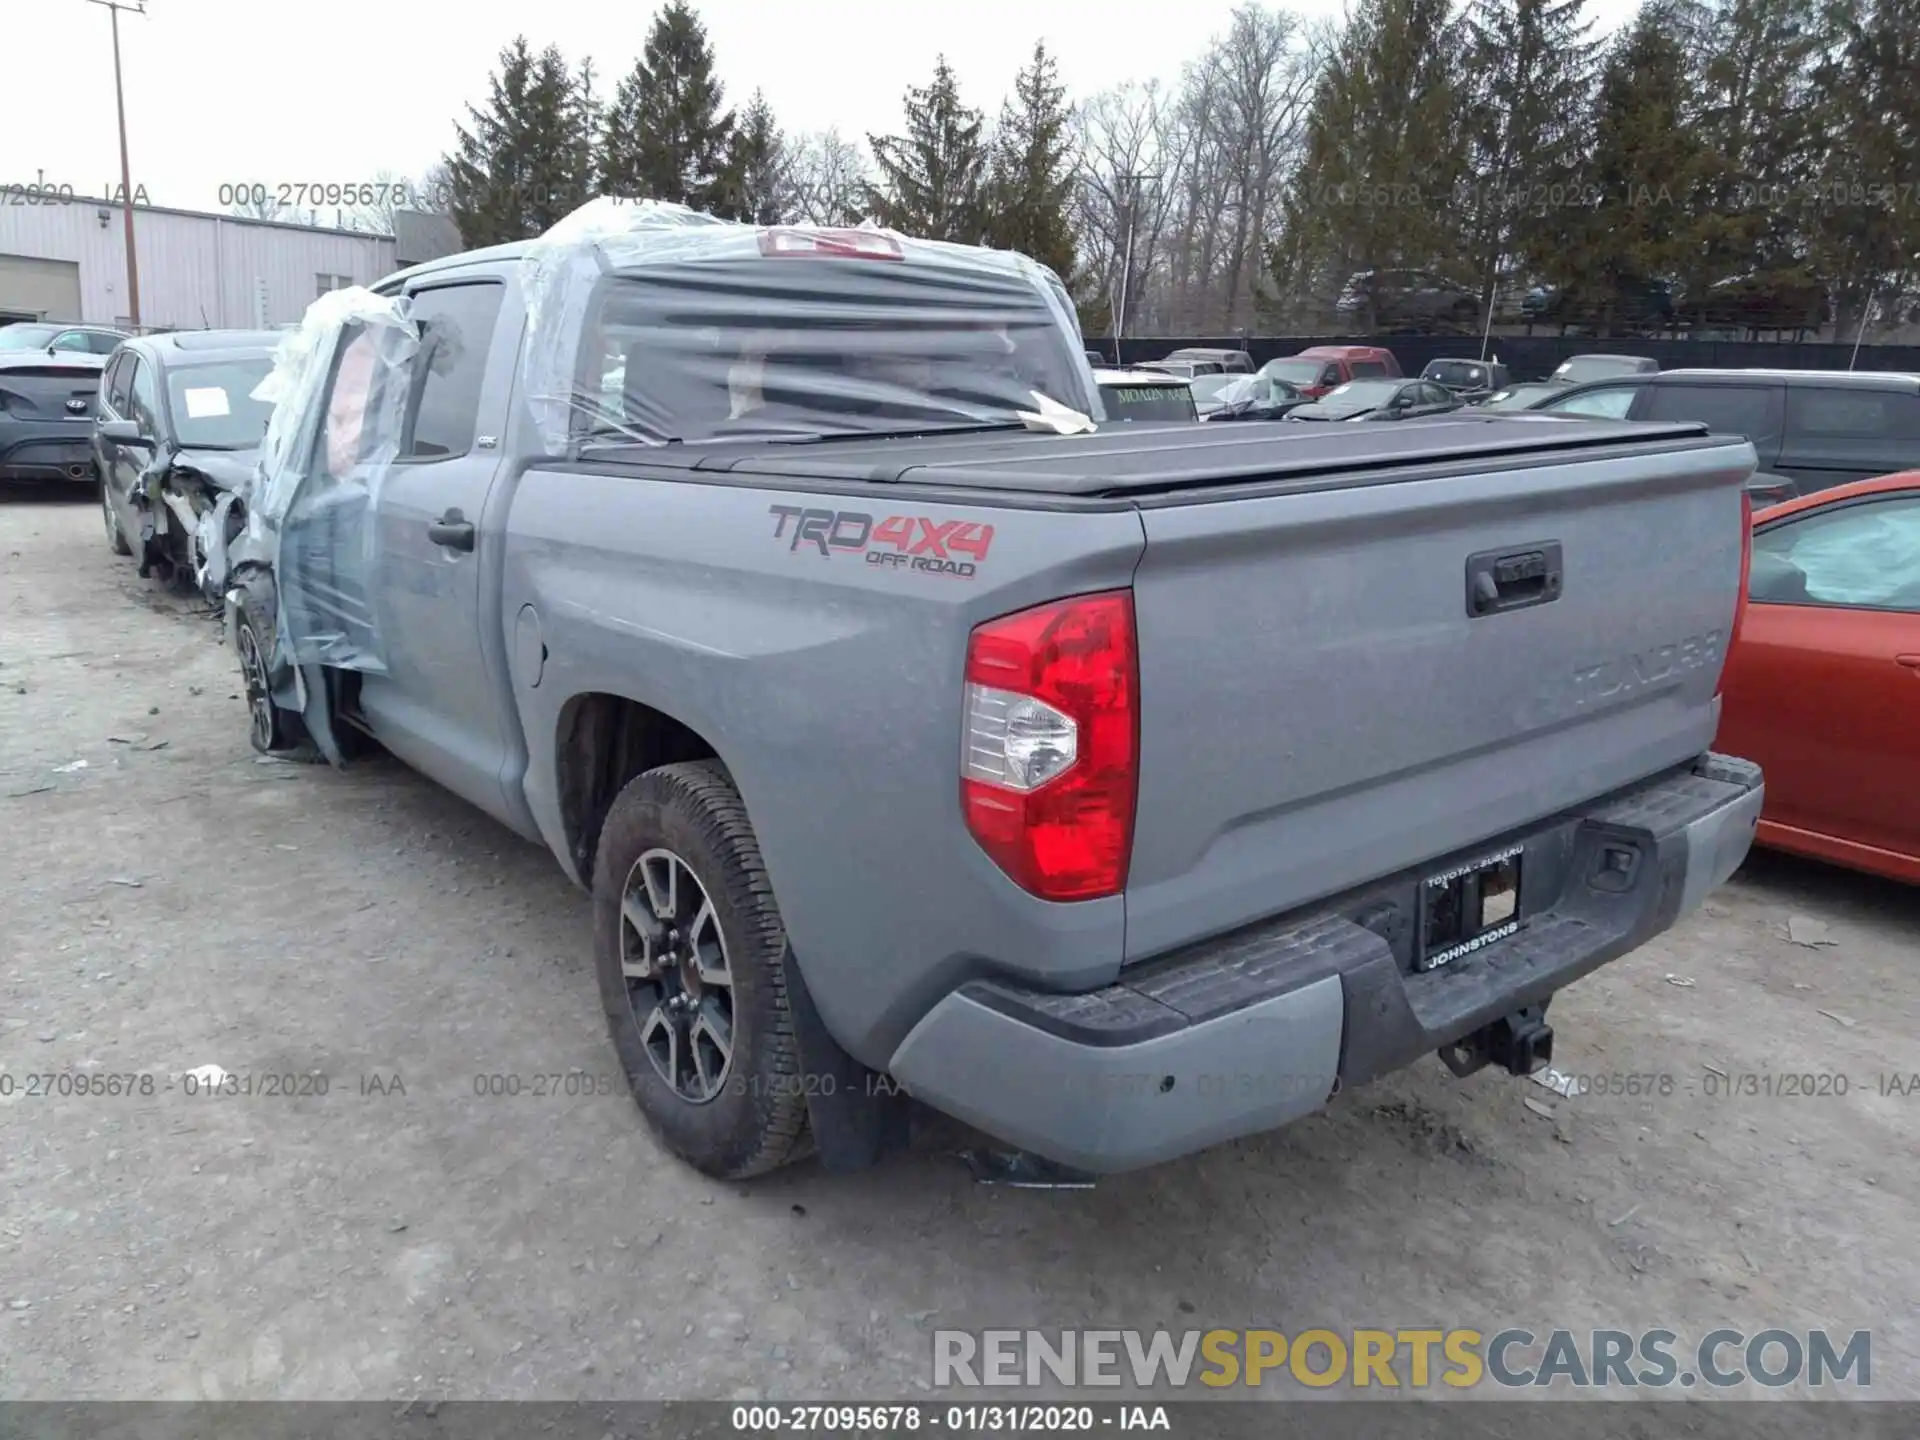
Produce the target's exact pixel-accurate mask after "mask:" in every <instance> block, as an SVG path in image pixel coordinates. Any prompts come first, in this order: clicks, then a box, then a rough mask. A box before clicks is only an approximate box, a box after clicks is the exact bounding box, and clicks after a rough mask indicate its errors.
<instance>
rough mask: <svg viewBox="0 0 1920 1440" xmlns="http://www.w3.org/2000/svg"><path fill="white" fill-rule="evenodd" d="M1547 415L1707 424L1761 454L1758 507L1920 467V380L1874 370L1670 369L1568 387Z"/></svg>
mask: <svg viewBox="0 0 1920 1440" xmlns="http://www.w3.org/2000/svg"><path fill="white" fill-rule="evenodd" d="M1528 408H1529V409H1530V410H1532V411H1535V412H1538V413H1541V414H1546V415H1573V416H1586V417H1589V418H1592V417H1600V418H1604V419H1614V420H1699V421H1702V422H1704V423H1705V424H1707V425H1708V426H1710V427H1711V428H1712V429H1714V430H1716V431H1718V432H1720V433H1722V434H1728V435H1744V436H1746V438H1747V439H1748V440H1750V441H1752V442H1753V448H1754V450H1755V451H1756V452H1757V453H1758V455H1759V461H1760V463H1759V477H1760V478H1761V480H1762V481H1763V482H1764V484H1765V488H1764V490H1756V491H1755V494H1756V498H1763V499H1791V498H1792V494H1789V493H1784V490H1785V487H1787V486H1790V487H1791V489H1792V493H1797V494H1803V495H1804V494H1808V493H1811V492H1812V491H1815V490H1825V489H1829V488H1830V487H1832V486H1835V485H1844V484H1846V483H1847V482H1848V481H1850V480H1865V479H1868V478H1870V477H1872V476H1875V475H1891V474H1893V473H1894V472H1896V471H1900V470H1912V469H1916V468H1920V375H1903V374H1895V373H1891V372H1887V371H1873V370H1863V371H1856V370H1663V371H1660V372H1659V373H1658V374H1653V375H1630V376H1622V377H1619V378H1617V379H1612V380H1597V381H1594V382H1593V383H1591V384H1587V385H1573V386H1566V387H1563V388H1562V389H1560V390H1559V391H1558V392H1557V393H1554V394H1551V395H1547V396H1544V397H1542V398H1540V399H1538V400H1536V401H1534V402H1533V404H1532V405H1531V406H1529V407H1528Z"/></svg>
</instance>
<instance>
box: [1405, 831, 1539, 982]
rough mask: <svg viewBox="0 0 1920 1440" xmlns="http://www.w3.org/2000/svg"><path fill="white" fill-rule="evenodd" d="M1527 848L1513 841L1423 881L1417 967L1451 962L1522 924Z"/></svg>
mask: <svg viewBox="0 0 1920 1440" xmlns="http://www.w3.org/2000/svg"><path fill="white" fill-rule="evenodd" d="M1525 848H1526V847H1525V846H1521V845H1515V846H1514V847H1512V848H1511V849H1509V850H1502V851H1500V852H1498V853H1497V854H1493V855H1487V856H1483V857H1482V858H1481V859H1478V860H1474V861H1471V862H1470V863H1468V864H1465V865H1456V866H1455V867H1453V868H1452V869H1451V870H1443V871H1441V872H1440V873H1439V874H1438V875H1429V876H1428V877H1427V878H1426V879H1425V880H1423V881H1421V882H1420V945H1419V948H1418V950H1417V951H1416V952H1415V960H1414V968H1415V969H1416V970H1437V969H1438V968H1439V967H1440V966H1442V965H1450V964H1452V963H1453V962H1454V961H1455V960H1459V959H1461V958H1462V957H1464V956H1467V955H1471V954H1473V952H1474V951H1476V950H1479V949H1482V948H1484V947H1486V946H1488V945H1491V944H1493V943H1494V942H1495V941H1496V940H1504V939H1506V938H1507V936H1509V935H1511V934H1513V933H1514V932H1515V931H1517V930H1518V929H1519V928H1520V862H1521V860H1522V859H1523V858H1524V856H1523V851H1524V850H1525Z"/></svg>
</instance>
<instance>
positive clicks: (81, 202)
mask: <svg viewBox="0 0 1920 1440" xmlns="http://www.w3.org/2000/svg"><path fill="white" fill-rule="evenodd" d="M32 198H36V197H23V196H21V195H19V194H15V193H10V194H8V195H7V196H6V197H5V199H6V201H7V202H8V203H3V204H0V323H4V322H5V321H8V320H70V321H77V322H82V323H86V324H95V325H114V326H119V327H122V328H124V327H126V326H127V324H128V321H129V319H130V315H129V306H128V304H127V258H126V256H127V251H126V222H125V220H124V218H123V216H122V214H121V211H120V207H119V206H118V205H117V204H114V203H112V202H109V201H105V200H89V199H85V198H65V197H62V198H58V199H54V200H51V201H48V202H45V203H23V201H24V200H26V199H32ZM394 228H395V230H396V231H398V232H399V235H398V237H397V238H396V236H393V235H371V234H367V233H365V232H362V231H355V230H336V229H327V228H324V227H320V226H312V225H294V224H287V223H285V222H282V221H277V220H252V219H245V218H242V217H240V216H237V215H213V214H207V213H203V212H201V211H197V210H173V209H167V208H164V207H161V206H154V205H135V206H134V208H133V230H134V246H135V253H136V255H137V257H138V259H139V267H140V276H139V278H140V323H141V326H142V328H144V329H157V328H171V329H180V330H187V329H194V330H198V329H203V328H213V329H246V328H264V327H267V326H272V325H281V324H285V323H288V322H290V321H295V320H298V319H299V318H300V317H301V316H302V315H303V314H305V313H306V308H307V306H308V305H309V304H310V303H312V301H313V299H314V297H315V296H316V295H318V294H321V293H323V292H325V291H328V290H337V289H341V288H343V287H345V286H348V285H371V284H372V283H373V282H374V281H376V280H379V279H380V278H381V277H383V276H386V275H390V274H392V273H393V272H394V271H395V270H398V269H401V268H403V267H405V266H407V265H414V264H418V263H419V262H421V261H422V260H430V259H434V258H436V257H438V256H441V255H445V254H449V253H451V252H453V251H457V250H458V249H459V248H460V241H459V233H458V232H457V231H456V230H455V229H454V227H453V224H452V222H451V221H450V220H448V219H447V218H446V217H444V216H439V215H424V214H416V213H413V212H401V213H400V214H399V215H396V216H395V221H394Z"/></svg>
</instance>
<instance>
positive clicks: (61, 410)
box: [0, 347, 106, 482]
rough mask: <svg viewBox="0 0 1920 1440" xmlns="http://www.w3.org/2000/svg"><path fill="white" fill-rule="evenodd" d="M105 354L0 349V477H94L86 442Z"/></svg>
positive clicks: (36, 349)
mask: <svg viewBox="0 0 1920 1440" xmlns="http://www.w3.org/2000/svg"><path fill="white" fill-rule="evenodd" d="M105 364H106V357H105V356H102V355H94V354H91V353H89V352H87V351H85V350H63V351H61V352H60V353H59V354H57V355H56V354H51V353H49V352H48V351H46V350H44V349H40V348H37V347H36V348H32V349H22V350H0V480H77V481H83V482H84V481H88V480H91V479H92V478H93V449H92V446H91V445H90V444H89V443H88V440H89V436H90V435H91V433H92V432H91V431H90V430H89V429H88V427H89V426H90V425H91V424H92V423H93V418H94V411H95V405H96V403H97V401H98V399H99V395H100V371H101V368H102V367H103V366H104V365H105Z"/></svg>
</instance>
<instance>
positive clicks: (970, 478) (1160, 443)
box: [623, 415, 1736, 498]
mask: <svg viewBox="0 0 1920 1440" xmlns="http://www.w3.org/2000/svg"><path fill="white" fill-rule="evenodd" d="M1735 438H1736V437H1720V438H1719V439H1718V440H1717V441H1713V442H1709V441H1708V439H1707V429H1706V427H1705V426H1704V425H1702V424H1700V423H1698V422H1696V421H1676V422H1673V423H1648V422H1629V421H1623V420H1571V419H1568V420H1562V419H1557V418H1534V417H1518V416H1507V415H1486V416H1481V415H1455V416H1445V417H1438V418H1435V419H1432V420H1404V421H1398V422H1394V423H1391V424H1388V423H1385V422H1376V423H1369V424H1356V425H1290V424H1288V423H1286V422H1284V421H1278V422H1275V423H1273V424H1265V425H1242V426H1232V427H1222V428H1220V429H1215V428H1214V427H1211V426H1206V425H1194V424H1191V423H1177V422H1176V423H1169V424H1165V425H1154V424H1142V423H1134V424H1129V425H1125V426H1114V427H1111V428H1104V429H1102V430H1101V431H1099V432H1098V433H1095V434H1091V435H1071V436H1060V435H1042V434H1032V433H1028V432H1023V431H1017V430H1007V431H1005V432H994V433H991V434H984V435H982V434H967V435H930V436H899V437H889V438H874V439H865V440H857V441H843V440H824V441H818V442H812V443H801V444H771V445H770V444H766V443H764V442H763V443H758V444H754V445H752V446H750V447H749V446H744V445H742V446H737V447H736V446H732V445H727V446H686V447H671V448H666V449H650V450H648V451H646V452H645V457H644V458H645V463H646V464H648V465H662V464H664V465H671V466H675V467H685V468H688V469H694V470H699V471H703V472H723V473H727V474H736V475H740V476H787V477H793V478H796V479H808V480H821V481H848V482H856V483H874V482H898V483H908V484H920V485H936V486H942V487H951V488H955V489H967V490H989V491H1009V492H1039V493H1043V494H1058V495H1072V496H1081V497H1088V498H1098V497H1112V496H1129V495H1140V494H1151V493H1154V492H1163V491H1172V490H1180V489H1185V488H1189V487H1193V486H1201V485H1219V484H1222V483H1235V482H1247V483H1267V484H1275V483H1279V484H1284V483H1288V482H1293V483H1298V484H1301V485H1303V486H1305V485H1313V484H1324V483H1325V481H1326V479H1327V477H1329V476H1333V475H1350V476H1353V477H1355V478H1365V477H1366V476H1368V475H1369V474H1378V473H1382V472H1403V471H1405V470H1406V469H1408V468H1409V467H1414V466H1420V467H1428V466H1434V465H1441V466H1445V467H1448V468H1470V467H1472V466H1475V465H1485V464H1510V463H1525V462H1529V461H1538V462H1542V463H1551V462H1555V461H1560V460H1573V459H1588V458H1593V457H1594V455H1595V452H1602V453H1607V454H1618V453H1630V452H1632V451H1634V450H1641V449H1649V448H1657V449H1663V450H1665V449H1674V448H1679V449H1692V448H1696V447H1698V446H1699V445H1702V444H1707V443H1733V441H1734V440H1735ZM1688 442H1692V443H1688ZM623 458H624V457H623ZM635 458H639V457H638V456H636V457H635Z"/></svg>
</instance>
